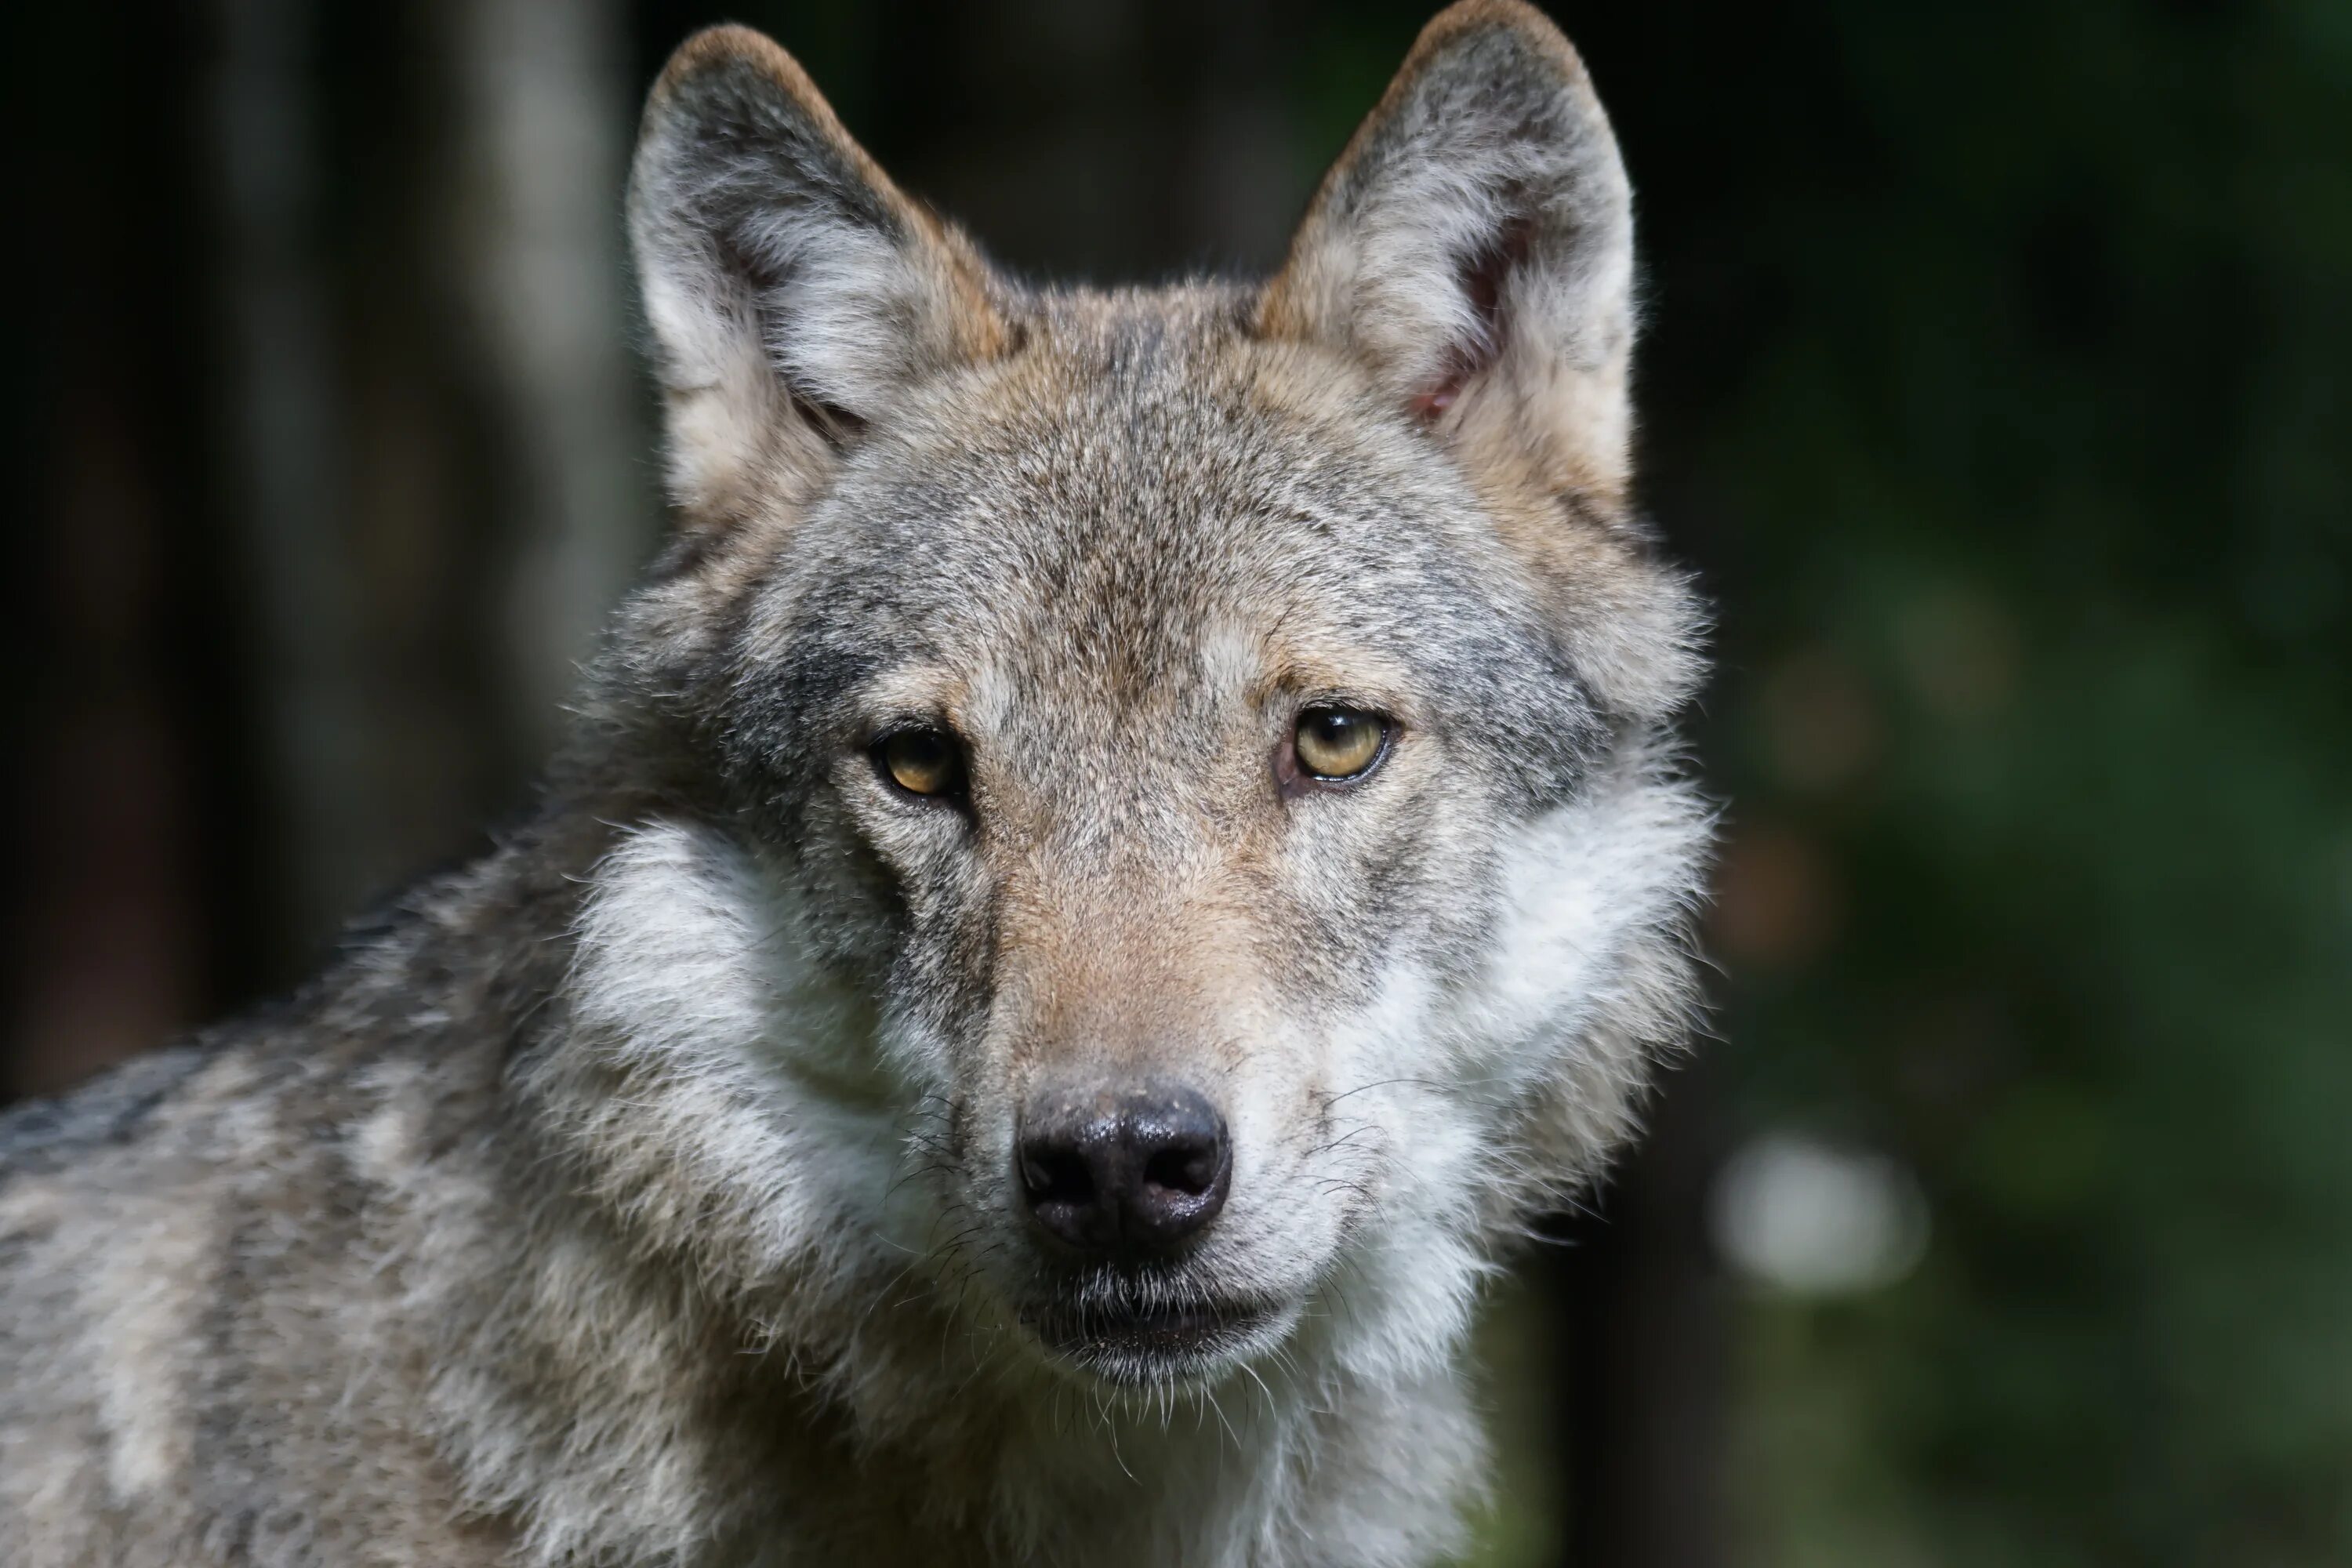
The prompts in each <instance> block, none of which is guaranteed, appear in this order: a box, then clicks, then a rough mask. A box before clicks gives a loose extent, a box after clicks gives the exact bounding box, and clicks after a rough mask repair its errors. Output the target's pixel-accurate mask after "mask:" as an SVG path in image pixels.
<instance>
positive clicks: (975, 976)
mask: <svg viewBox="0 0 2352 1568" xmlns="http://www.w3.org/2000/svg"><path fill="white" fill-rule="evenodd" d="M627 217H628V225H629V229H630V234H631V236H632V240H633V245H634V250H635V261H636V266H637V269H638V272H639V275H640V279H641V283H642V288H643V298H644V313H645V321H646V329H647V337H648V339H649V343H650V357H651V360H652V363H653V367H654V373H655V374H656V378H657V381H658V385H659V390H660V394H661V396H662V399H663V405H664V410H665V418H666V425H667V431H666V435H667V474H668V482H669V486H670V492H671V497H672V501H673V511H674V514H675V522H674V527H673V528H672V530H671V531H670V534H669V537H668V538H667V541H666V542H665V544H664V546H663V547H662V549H661V551H660V552H659V555H658V558H657V559H656V561H654V562H653V563H652V564H651V566H650V568H649V570H648V571H647V573H646V576H645V578H644V580H643V581H642V583H641V584H639V585H638V586H637V587H636V588H635V591H634V592H633V593H632V594H631V595H630V596H629V597H628V598H627V600H626V602H625V604H624V605H622V606H621V607H620V608H619V610H618V612H617V614H616V616H615V618H614V622H613V624H612V626H611V627H610V630H609V635H608V637H607V638H606V640H605V641H604V645H603V647H602V649H601V652H600V653H599V654H598V655H597V657H596V658H595V659H594V661H593V666H592V667H591V668H589V669H588V670H587V671H586V672H585V674H584V676H583V690H582V693H581V696H580V699H579V700H578V702H577V705H576V712H575V718H574V721H573V722H572V727H571V731H570V735H569V739H568V740H567V742H566V743H565V744H564V746H563V748H562V751H561V752H560V754H559V755H558V756H557V757H556V759H555V760H554V761H553V763H551V767H550V769H549V771H548V773H547V775H546V780H545V784H544V787H543V790H542V792H541V796H540V799H539V802H538V805H536V807H535V809H534V810H533V811H532V813H531V814H530V816H528V818H527V819H526V820H524V821H523V823H522V824H521V825H520V826H517V827H515V828H514V829H512V830H511V831H509V832H508V833H507V834H505V835H503V836H502V837H500V838H499V841H498V842H497V844H496V846H495V847H494V849H493V850H492V851H491V852H490V853H488V855H487V856H486V857H485V858H481V859H479V860H478V862H476V863H474V864H471V865H469V866H467V867H465V868H462V869H459V870H457V871H456V872H454V873H451V874H449V875H446V876H443V877H441V878H439V879H435V880H432V881H429V882H427V883H425V884H424V885H423V886H421V887H419V888H417V889H415V890H414V891H413V892H412V893H410V894H409V895H407V896H406V897H404V899H402V900H399V902H398V903H397V904H396V905H395V906H394V909H393V910H392V912H391V913H390V914H389V915H387V916H385V917H383V918H381V919H379V920H377V921H375V922H374V923H373V924H372V925H370V926H368V927H366V928H364V929H361V930H358V931H354V932H352V935H351V936H350V937H349V939H348V941H347V942H346V944H345V946H344V948H343V950H342V951H341V954H340V956H339V958H338V959H337V961H336V962H335V963H333V965H332V966H331V968H330V969H329V970H328V971H327V972H326V973H323V974H322V975H320V976H319V977H318V978H317V979H316V980H315V981H313V982H312V983H311V984H308V985H307V986H305V987H303V988H302V989H301V990H299V992H298V993H296V994H293V995H292V996H290V997H289V998H288V999H286V1000H285V1001H283V1002H281V1003H279V1004H278V1005H274V1006H272V1007H270V1008H268V1009H267V1010H265V1011H264V1012H262V1013H260V1014H259V1015H257V1016H254V1017H251V1018H248V1019H246V1020H244V1021H242V1022H238V1023H235V1024H232V1025H229V1026H226V1027H223V1028H220V1029H217V1030H215V1031H213V1032H211V1033H209V1034H206V1035H205V1036H202V1037H199V1038H197V1039H195V1040H194V1041H193V1042H192V1043H189V1044H185V1045H183V1046H181V1047H177V1048H174V1049H169V1050H165V1051H163V1052H162V1053H160V1054H157V1055H155V1056H152V1057H151V1058H146V1059H143V1060H142V1061H140V1062H138V1063H136V1064H134V1065H131V1066H130V1067H128V1068H124V1069H122V1070H120V1071H118V1072H116V1073H115V1074H114V1075H112V1076H111V1077H109V1078H106V1079H102V1080H100V1081H99V1082H98V1083H96V1084H95V1085H93V1086H90V1087H88V1088H86V1089H83V1090H81V1091H79V1093H76V1094H74V1095H72V1096H69V1097H68V1098H66V1099H64V1100H59V1101H57V1102H53V1103H48V1104H42V1105H36V1106H32V1107H29V1108H19V1109H17V1110H15V1111H13V1112H11V1113H9V1114H8V1115H7V1117H6V1118H5V1121H0V1367H4V1368H5V1373H0V1557H5V1561H6V1562H7V1563H11V1564H15V1565H17V1568H63V1565H67V1564H92V1563H108V1564H124V1565H133V1564H137V1565H146V1564H155V1565H163V1564H171V1565H174V1568H177V1565H184V1564H192V1563H236V1564H287V1565H292V1564H327V1563H333V1564H348V1563H367V1564H383V1565H394V1564H398V1565H421V1564H432V1565H435V1568H452V1565H457V1568H468V1565H480V1568H488V1565H491V1564H499V1565H503V1568H556V1565H558V1564H574V1565H588V1564H616V1565H617V1564H627V1565H648V1568H649V1565H653V1564H667V1565H688V1564H692V1565H706V1564H708V1565H718V1564H730V1565H734V1564H771V1565H782V1564H800V1563H841V1562H856V1563H868V1564H875V1565H877V1568H884V1565H890V1564H900V1563H908V1564H911V1563H926V1564H972V1565H980V1564H1012V1563H1036V1564H1071V1565H1080V1564H1083V1565H1099V1564H1107V1563H1121V1564H1139V1565H1165V1568H1178V1565H1182V1568H1205V1565H1219V1568H1224V1565H1232V1568H1240V1565H1244V1564H1250V1565H1261V1568H1270V1565H1277V1564H1279V1565H1311V1564H1330V1565H1334V1568H1336V1565H1339V1564H1348V1565H1350V1568H1385V1565H1403V1564H1419V1563H1431V1562H1434V1561H1437V1560H1440V1559H1442V1558H1444V1557H1445V1556H1446V1555H1447V1554H1448V1553H1449V1552H1454V1551H1455V1550H1457V1549H1458V1548H1459V1547H1460V1545H1461V1543H1462V1542H1463V1539H1464V1524H1463V1520H1464V1518H1465V1510H1467V1509H1468V1508H1469V1507H1470V1505H1472V1504H1473V1503H1474V1502H1475V1500H1476V1499H1477V1497H1478V1496H1479V1493H1480V1490H1481V1487H1482V1483H1483V1481H1484V1479H1485V1477H1486V1457H1485V1452H1484V1449H1483V1447H1482V1443H1481V1437H1480V1433H1479V1427H1478V1423H1477V1421H1476V1419H1475V1413H1474V1410H1473V1402H1472V1401H1471V1399H1470V1398H1469V1397H1468V1395H1467V1394H1465V1377H1464V1368H1463V1360H1464V1355H1465V1348H1464V1341H1465V1328H1466V1325H1467V1324H1468V1322H1469V1321H1470V1319H1471V1316H1472V1313H1473V1310H1474V1307H1475V1302H1476V1300H1477V1298H1478V1296H1479V1293H1480V1289H1481V1287H1482V1285H1483V1284H1484V1283H1485V1282H1486V1281H1487V1280H1489V1279H1492V1278H1493V1277H1494V1275H1495V1273H1496V1270H1497V1269H1498V1268H1501V1267H1503V1265H1504V1262H1505V1260H1506V1259H1507V1257H1508V1255H1509V1252H1510V1248H1511V1244H1512V1242H1513V1241H1514V1239H1515V1238H1517V1237H1520V1236H1521V1235H1523V1234H1524V1233H1525V1231H1526V1230H1527V1228H1528V1221H1529V1219H1530V1217H1531V1216H1534V1215H1538V1214H1540V1213H1542V1212H1544V1211H1545V1210H1547V1209H1548V1208H1549V1207H1550V1206H1551V1205H1557V1204H1559V1203H1560V1202H1562V1201H1563V1200H1566V1199H1570V1198H1572V1197H1573V1196H1575V1195H1576V1194H1578V1193H1580V1191H1581V1190H1583V1189H1584V1188H1585V1187H1586V1186H1587V1185H1588V1184H1590V1183H1591V1182H1592V1181H1593V1180H1594V1179H1595V1177H1596V1175H1597V1174H1598V1173H1600V1172H1601V1170H1602V1169H1603V1167H1604V1166H1605V1163H1606V1162H1607V1160H1608V1158H1609V1156H1610V1154H1611V1153H1612V1151H1614V1150H1615V1149H1617V1148H1618V1147H1619V1146H1620V1145H1621V1144H1622V1142H1624V1141H1625V1140H1626V1139H1627V1138H1628V1136H1629V1135H1630V1134H1631V1132H1632V1131H1633V1128H1634V1124H1635V1121H1636V1119H1637V1116H1638V1114H1639V1111H1640V1108H1641V1105H1642V1103H1643V1095H1644V1088H1645V1085H1647V1084H1648V1083H1649V1082H1650V1081H1651V1079H1652V1078H1653V1074H1654V1068H1655V1067H1656V1065H1657V1064H1658V1063H1659V1062H1660V1061H1661V1059H1662V1058H1664V1057H1665V1056H1666V1055H1667V1054H1669V1053H1671V1052H1673V1051H1674V1050H1675V1049H1677V1048H1678V1047H1679V1046H1680V1043H1681V1042H1682V1041H1683V1040H1684V1039H1685V1036H1686V1034H1687V1031H1688V1028H1689V1025H1690V1020H1691V1016H1692V1011H1693V1008H1694V1006H1695V1005H1696V987H1695V983H1694V973H1695V960H1694V956H1693V951H1692V942H1691V930H1690V928H1691V923H1692V919H1693V910H1694V906H1695V902H1696V900H1697V899H1698V898H1699V896H1700V889H1701V887H1702V884H1703V881H1704V874H1705V865H1706V858H1707V843H1708V839H1709V837H1710V808H1709V806H1708V805H1707V803H1706V800H1705V798H1704V797H1703V795H1702V794H1701V793H1700V791H1699V789H1698V787H1697V785H1696V783H1695V782H1694V780H1693V778H1692V777H1691V776H1690V771H1689V770H1688V769H1687V768H1686V766H1685V763H1683V762H1682V760H1681V751H1680V748H1679V746H1678V742H1677V741H1676V738H1675V721H1676V716H1677V714H1678V713H1679V711H1680V710H1683V709H1684V708H1685V706H1686V705H1687V703H1688V701H1689V700H1690V699H1691V697H1692V694H1693V692H1694V689H1695V687H1696V684H1697V682H1698V680H1699V679H1700V676H1701V670H1702V652H1701V639H1702V607H1701V604H1700V601H1699V598H1698V596H1697V595H1696V592H1695V590H1694V587H1693V584H1692V582H1691V580H1690V578H1689V576H1688V575H1687V574H1685V572H1684V571H1682V570H1681V569H1679V568H1677V567H1676V566H1675V565H1674V564H1673V563H1670V562H1668V561H1666V560H1665V559H1664V557H1663V555H1662V553H1661V550H1660V547H1659V545H1658V543H1657V542H1656V541H1655V540H1654V539H1653V538H1652V537H1651V535H1650V533H1649V532H1648V531H1646V529H1645V527H1644V525H1643V523H1642V521H1640V519H1639V517H1638V514H1637V513H1636V512H1635V510H1634V509H1633V502H1632V500H1631V496H1630V472H1629V444H1630V438H1631V417H1630V414H1629V404H1628V373H1629V356H1630V353H1631V350H1632V344H1633V327H1634V308H1633V249H1632V218H1631V198H1630V195H1629V190H1628V185H1627V181H1626V176H1625V174H1624V171H1623V168H1622V163H1621V160H1620V158H1619V154H1618V152H1617V148H1616V144H1615V142H1614V140H1613V139H1612V133H1611V131H1610V128H1609V124H1608V121H1607V120H1606V119H1605V117H1604V115H1603V113H1602V110H1601V106H1600V103H1599V101H1598V100H1596V98H1595V97H1594V94H1593V90H1592V88H1591V84H1590V82H1589V80H1588V79H1587V76H1586V73H1585V70H1584V68H1583V67H1582V65H1581V64H1580V61H1579V58H1578V57H1577V56H1576V54H1575V53H1574V52H1573V51H1572V49H1571V48H1570V46H1569V44H1568V43H1567V42H1566V40H1565V39H1563V38H1562V37H1560V35H1559V33H1558V32H1557V31H1556V30H1555V29H1554V28H1553V26H1551V25H1550V23H1549V22H1548V21H1546V20H1545V19H1544V18H1543V17H1542V16H1539V15H1538V13H1537V12H1536V11H1534V10H1532V9H1530V8H1528V6H1526V5H1520V4H1517V3H1516V0H1465V3H1463V4H1460V5H1454V7H1453V8H1451V9H1449V10H1446V11H1444V13H1442V14H1441V15H1440V16H1437V17H1436V19H1435V20H1434V21H1433V22H1432V23H1431V24H1430V26H1429V27H1428V28H1427V30H1426V31H1425V32H1424V33H1423V35H1422V37H1421V38H1420V40H1419V42H1418V43H1417V44H1416V46H1415V47H1414V48H1413V49H1412V53H1411V55H1410V57H1409V58H1407V59H1406V60H1405V62H1404V65H1403V67H1402V71H1401V74H1400V75H1399V76H1398V77H1397V78H1396V79H1395V81H1394V83H1393V85H1392V86H1391V88H1390V89H1388V91H1387V93H1386V95H1385V96H1384V97H1383V98H1382V99H1381V101H1380V103H1379V104H1378V106H1377V107H1376V108H1375V109H1374V110H1372V112H1371V114H1370V118H1369V119H1368V120H1367V121H1366V122H1365V123H1364V124H1363V126H1362V128H1361V129H1360V131H1359V132H1358V133H1357V134H1356V136H1355V137H1354V139H1353V140H1352V141H1351V142H1349V145H1348V147H1347V148H1346V150H1345V152H1344V153H1343V154H1342V155H1341V157H1340V158H1339V163H1337V165H1336V166H1335V167H1334V168H1333V169H1332V171H1331V172H1330V174H1329V175H1328V177H1327V178H1326V179H1325V181H1324V182H1323V184H1322V185H1321V186H1320V188H1319V191H1318V194H1317V195H1315V196H1314V198H1313V201H1312V204H1311V206H1310V209H1309V211H1308V213H1307V216H1306V218H1305V220H1304V223H1303V226H1301V228H1300V229H1299V231H1298V233H1297V237H1296V240H1295V242H1294V244H1293V246H1292V247H1291V249H1290V251H1289V253H1288V255H1287V258H1286V261H1285V262H1284V263H1283V265H1282V266H1281V268H1280V269H1279V271H1278V272H1277V273H1276V276H1274V278H1273V279H1271V280H1270V281H1266V282H1264V283H1262V284H1259V283H1240V282H1230V281H1193V282H1187V283H1183V284H1181V285H1177V286H1172V287H1165V288H1157V289H1132V290H1111V291H1094V290H1088V289H1058V288H1052V289H1048V288H1035V287H1028V286H1024V285H1022V284H1020V283H1017V282H1015V281H1013V280H1012V279H1008V278H1006V277H1004V276H1003V275H1002V274H1001V273H999V272H997V271H995V270H992V268H990V267H989V266H988V264H987V263H986V262H985V261H983V259H982V257H981V255H980V253H979V252H978V251H977V250H976V249H975V248H974V247H973V246H972V244H971V242H970V241H969V240H967V239H966V238H965V237H963V235H961V233H960V232H958V231H957V230H956V229H955V228H953V227H952V226H950V225H949V224H948V223H946V222H945V221H943V220H942V219H940V217H938V216H934V215H933V214H932V213H931V212H929V210H927V209H926V208H924V207H922V206H920V205H917V204H916V203H915V202H914V201H912V200H910V199H909V198H908V196H906V195H903V194H901V192H900V191H899V190H898V188H897V187H896V186H895V185H893V184H891V182H890V181H889V179H888V178H887V176H886V175H885V174H883V173H882V171H881V170H880V169H879V168H877V166H876V165H875V163H874V162H873V161H872V160H871V159H870V158H869V157H868V156H867V155H866V153H864V152H863V151H861V150H860V149H859V147H858V146H857V145H856V142H853V141H852V140H851V139H850V137H849V136H848V134H847V133H846V132H845V131H844V129H843V127H842V126H841V124H840V123H839V121H837V120H836V119H835V116H834V114H833V112H832V111H831V110H829V109H828V108H827V106H826V104H825V102H824V100H823V99H822V98H821V97H819V95H818V93H817V91H816V89H815V88H814V86H812V85H811V83H810V81H809V80H808V79H807V78H806V76H805V75H803V72H802V70H801V69H800V68H799V67H798V66H797V65H796V64H795V63H794V62H793V59H792V58H790V57H789V56H788V55H786V54H785V53H784V52H783V51H782V49H781V48H779V47H777V46H776V45H774V44H773V43H772V42H770V41H769V40H767V39H766V38H764V37H761V36H760V35H758V34H756V33H752V32H750V31H746V30H743V29H740V28H734V27H720V28H717V29H714V30H712V31H709V32H705V33H702V34H700V35H698V36H697V37H694V38H693V39H691V40H690V41H688V43H687V44H686V45H685V46H684V47H682V48H681V49H680V50H679V51H678V52H677V55H676V57H675V58H673V59H672V61H671V62H670V64H669V65H668V67H667V70H666V71H665V72H664V74H663V75H662V76H661V78H660V79H659V81H658V83H657V84H656V87H655V88H654V89H653V90H652V93H651V97H650V101H649V103H648V105H647V107H646V111H645V117H644V121H643V128H642V133H641V138H640V141H639V144H638V147H637V151H636V153H635V164H634V169H633V172H632V176H631V184H630V190H629V195H628V206H627Z"/></svg>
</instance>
